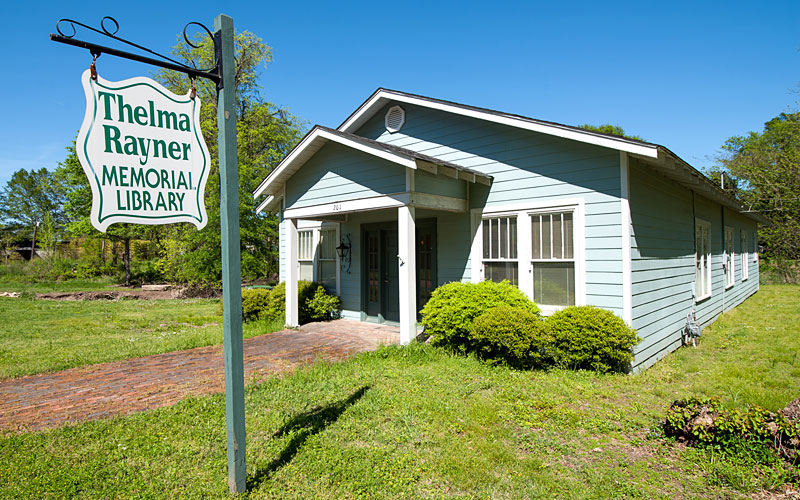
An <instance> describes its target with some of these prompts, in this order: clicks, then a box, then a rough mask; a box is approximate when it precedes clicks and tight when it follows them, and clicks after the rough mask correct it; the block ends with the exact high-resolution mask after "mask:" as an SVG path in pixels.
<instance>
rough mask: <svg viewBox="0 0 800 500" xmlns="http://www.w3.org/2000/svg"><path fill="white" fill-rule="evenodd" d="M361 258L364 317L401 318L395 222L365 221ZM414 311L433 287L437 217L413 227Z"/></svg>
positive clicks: (362, 229) (422, 304) (434, 284)
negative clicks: (415, 263)
mask: <svg viewBox="0 0 800 500" xmlns="http://www.w3.org/2000/svg"><path fill="white" fill-rule="evenodd" d="M361 241H362V242H363V243H364V247H363V248H364V252H363V258H362V260H363V261H362V269H363V270H364V273H363V275H362V294H361V296H362V310H363V311H364V312H365V313H366V315H367V319H368V320H372V321H377V322H379V323H384V322H393V323H394V322H399V321H400V280H399V259H398V237H397V224H396V223H394V222H389V223H380V224H364V225H363V226H362V227H361ZM415 247H416V261H417V269H416V276H417V315H419V310H420V309H422V307H423V306H424V305H425V304H426V303H427V302H428V299H429V298H430V296H431V293H432V292H433V290H434V289H435V288H436V283H437V276H436V220H435V219H429V220H424V221H420V222H418V223H417V227H416V243H415Z"/></svg>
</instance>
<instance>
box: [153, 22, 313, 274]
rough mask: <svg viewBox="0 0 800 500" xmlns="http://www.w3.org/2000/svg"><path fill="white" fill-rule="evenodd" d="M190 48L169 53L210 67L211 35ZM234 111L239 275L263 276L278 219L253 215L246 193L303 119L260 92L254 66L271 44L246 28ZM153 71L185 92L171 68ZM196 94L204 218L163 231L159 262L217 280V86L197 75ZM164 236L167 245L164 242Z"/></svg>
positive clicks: (239, 41)
mask: <svg viewBox="0 0 800 500" xmlns="http://www.w3.org/2000/svg"><path fill="white" fill-rule="evenodd" d="M193 43H194V45H196V46H197V47H196V48H195V47H192V46H190V45H187V44H186V43H184V42H180V43H178V45H177V46H176V47H175V48H174V49H173V54H174V55H175V56H177V57H178V58H180V59H183V60H184V61H187V62H190V61H194V63H196V64H197V67H211V66H213V65H214V64H213V46H212V44H211V43H210V40H208V39H207V38H203V37H198V38H197V39H195V40H194V42H193ZM234 43H235V52H236V73H235V75H236V76H235V80H236V102H237V106H236V110H237V142H238V153H239V227H240V233H241V244H242V276H244V277H250V278H255V277H262V276H268V275H270V274H272V273H275V272H277V255H278V248H277V241H278V238H277V220H276V218H275V216H269V215H267V214H256V210H255V209H256V206H257V205H256V201H255V200H254V199H253V196H252V192H253V191H254V190H255V189H256V187H258V184H259V183H260V182H261V181H262V180H263V179H264V178H265V177H266V176H267V175H268V174H269V173H270V172H271V171H272V169H274V168H275V167H276V166H277V165H278V163H279V162H280V161H281V159H283V157H284V156H285V155H286V154H288V153H289V151H291V149H292V148H293V147H294V145H295V144H296V143H297V142H298V141H299V140H300V138H301V137H302V132H303V127H304V124H303V123H302V122H301V121H300V120H298V119H297V118H296V117H294V116H292V115H291V114H290V113H289V112H287V111H286V110H285V109H281V108H278V107H276V106H275V105H274V104H272V103H270V102H268V101H266V100H264V99H263V97H262V96H261V88H260V86H259V85H258V69H259V68H260V67H261V66H262V65H266V63H268V62H270V61H271V60H272V52H271V49H270V48H269V47H268V46H266V45H265V44H264V43H263V42H262V40H261V39H260V38H258V37H257V36H256V35H254V34H252V33H250V32H247V31H245V32H241V33H238V34H236V35H235V39H234ZM156 78H157V79H158V80H159V81H160V82H161V83H162V84H163V85H164V86H166V87H167V88H169V89H170V90H172V91H174V92H176V93H179V94H183V93H185V92H186V91H187V90H188V89H189V88H190V86H191V82H190V81H189V78H188V77H187V76H186V75H184V74H182V73H176V72H172V71H166V70H164V71H161V72H159V73H158V75H157V76H156ZM195 85H196V88H197V95H198V96H199V97H200V99H201V101H202V107H201V110H200V117H201V123H202V130H203V136H204V138H205V141H206V144H207V146H208V149H209V152H210V153H211V157H212V165H211V170H210V172H209V178H208V182H207V184H206V193H205V195H206V210H207V213H208V225H207V226H206V227H205V228H203V229H202V230H200V231H198V230H196V229H195V228H194V227H192V226H189V225H187V224H179V225H175V227H171V228H170V229H169V230H168V231H167V235H166V240H167V241H166V242H165V248H167V247H168V252H165V254H164V256H163V260H164V261H165V267H166V268H168V269H176V272H177V273H178V276H176V277H177V278H178V279H181V280H183V281H197V280H202V281H219V280H220V278H221V275H222V267H221V258H220V255H221V241H220V212H219V202H220V197H219V196H220V195H219V165H218V157H217V151H218V149H217V123H216V112H217V111H216V103H217V91H216V87H215V85H214V84H213V83H212V82H209V81H205V80H198V81H197V82H196V83H195ZM167 243H168V244H167Z"/></svg>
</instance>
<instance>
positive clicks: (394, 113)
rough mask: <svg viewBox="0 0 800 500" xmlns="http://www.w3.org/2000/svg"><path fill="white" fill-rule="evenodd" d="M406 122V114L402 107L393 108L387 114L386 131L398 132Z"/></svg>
mask: <svg viewBox="0 0 800 500" xmlns="http://www.w3.org/2000/svg"><path fill="white" fill-rule="evenodd" d="M405 122H406V112H405V111H403V108H401V107H400V106H392V107H391V108H389V111H387V112H386V130H388V131H389V132H391V133H394V132H397V131H398V130H400V129H401V128H402V127H403V124H404V123H405Z"/></svg>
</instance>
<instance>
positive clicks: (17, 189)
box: [0, 168, 64, 260]
mask: <svg viewBox="0 0 800 500" xmlns="http://www.w3.org/2000/svg"><path fill="white" fill-rule="evenodd" d="M63 203H64V189H63V187H62V186H61V184H60V183H59V182H58V180H57V177H56V176H55V175H54V174H53V173H51V172H49V171H48V170H47V169H46V168H41V169H39V170H31V171H30V172H28V171H27V170H25V169H20V170H17V171H16V172H14V174H13V175H12V176H11V180H9V181H8V182H7V183H6V187H5V188H4V189H3V190H2V191H0V218H2V220H4V221H5V223H6V224H19V225H21V226H23V227H25V228H28V229H29V230H30V231H31V233H32V238H31V260H32V259H33V257H34V255H35V254H36V231H37V229H38V226H39V224H41V223H42V221H44V218H45V215H47V214H50V216H51V217H52V219H53V223H54V224H55V225H60V224H63V223H64V213H63V210H62V207H63Z"/></svg>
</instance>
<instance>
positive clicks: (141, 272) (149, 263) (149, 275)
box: [122, 259, 166, 284]
mask: <svg viewBox="0 0 800 500" xmlns="http://www.w3.org/2000/svg"><path fill="white" fill-rule="evenodd" d="M122 276H123V279H124V276H125V274H124V271H123V275H122ZM131 281H134V282H137V283H142V284H144V283H158V282H163V281H166V279H165V277H164V274H163V273H162V270H161V266H159V264H158V260H156V259H150V260H131Z"/></svg>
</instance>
